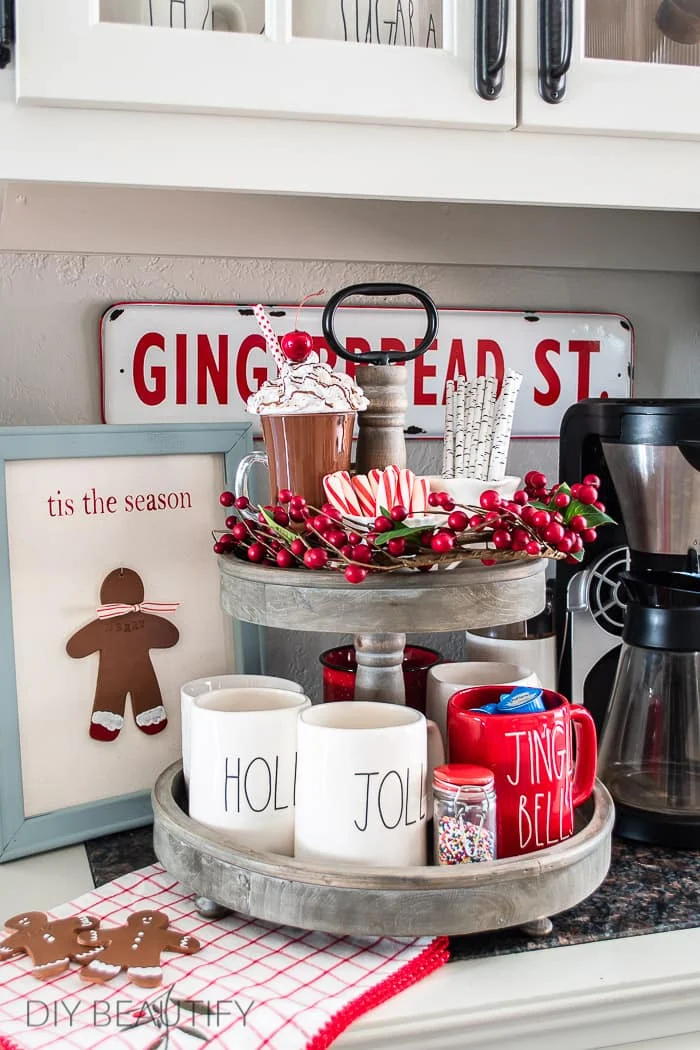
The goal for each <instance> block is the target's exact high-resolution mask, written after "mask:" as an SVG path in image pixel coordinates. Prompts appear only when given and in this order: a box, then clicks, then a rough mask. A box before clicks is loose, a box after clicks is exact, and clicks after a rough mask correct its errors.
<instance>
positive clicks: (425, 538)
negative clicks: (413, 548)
mask: <svg viewBox="0 0 700 1050" xmlns="http://www.w3.org/2000/svg"><path fill="white" fill-rule="evenodd" d="M432 542H433V530H432V529H426V531H425V532H421V534H420V545H421V547H430V546H431V545H432Z"/></svg>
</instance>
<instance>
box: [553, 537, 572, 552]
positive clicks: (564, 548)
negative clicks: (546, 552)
mask: <svg viewBox="0 0 700 1050" xmlns="http://www.w3.org/2000/svg"><path fill="white" fill-rule="evenodd" d="M573 546H574V537H573V536H563V537H562V538H561V539H560V540H559V543H557V550H558V551H561V553H562V554H569V553H570V552H571V551H572V550H573Z"/></svg>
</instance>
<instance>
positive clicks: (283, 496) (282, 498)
mask: <svg viewBox="0 0 700 1050" xmlns="http://www.w3.org/2000/svg"><path fill="white" fill-rule="evenodd" d="M293 495H294V493H293V492H292V490H291V489H280V490H279V492H278V493H277V499H278V501H279V502H280V503H291V502H292V497H293Z"/></svg>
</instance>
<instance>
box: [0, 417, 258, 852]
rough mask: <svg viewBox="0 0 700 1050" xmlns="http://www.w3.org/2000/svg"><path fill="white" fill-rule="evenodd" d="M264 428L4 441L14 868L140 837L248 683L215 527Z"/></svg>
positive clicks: (1, 803) (0, 512)
mask: <svg viewBox="0 0 700 1050" xmlns="http://www.w3.org/2000/svg"><path fill="white" fill-rule="evenodd" d="M250 430H251V428H250V425H249V424H240V423H233V424H219V423H212V424H208V425H204V426H182V425H165V426H153V427H149V428H148V429H144V428H143V427H133V426H126V427H109V426H94V427H93V426H81V427H42V428H25V427H22V428H7V429H0V465H1V470H0V558H2V562H3V568H4V571H3V573H2V577H1V579H2V583H1V584H0V586H1V588H2V589H1V591H0V646H1V650H0V651H1V652H2V663H1V666H2V675H3V677H2V698H1V703H0V861H7V860H12V859H14V858H16V857H21V856H24V855H26V854H29V853H35V852H39V851H41V850H46V849H51V848H53V847H56V846H61V845H65V844H67V843H71V842H82V841H84V840H85V839H88V838H90V837H93V836H95V835H101V834H105V833H107V832H111V831H117V830H120V829H123V828H128V827H136V826H138V825H140V824H145V823H148V822H149V821H150V819H151V807H150V791H151V787H152V785H153V783H154V781H155V779H156V777H157V775H158V773H159V772H160V771H161V770H162V769H163V768H164V767H165V766H167V765H168V764H169V763H170V762H173V761H175V759H177V757H178V756H179V753H180V686H181V685H182V684H183V683H184V682H186V681H189V680H191V679H193V678H198V677H202V676H205V675H209V674H220V673H224V672H226V671H230V670H231V669H232V668H233V658H234V627H233V623H232V621H231V620H230V619H229V618H228V617H227V616H226V615H225V614H224V613H223V612H222V610H221V607H220V604H219V573H218V567H217V562H216V558H215V557H214V555H213V554H212V550H211V530H212V529H220V528H221V524H222V523H221V506H220V504H219V498H218V497H219V494H220V492H221V491H222V489H223V488H225V487H226V485H227V482H228V481H229V480H230V479H232V477H233V474H234V473H235V468H236V466H237V464H238V462H239V461H240V459H241V457H242V456H243V455H245V454H246V453H247V452H248V451H249V449H250V446H251V434H250Z"/></svg>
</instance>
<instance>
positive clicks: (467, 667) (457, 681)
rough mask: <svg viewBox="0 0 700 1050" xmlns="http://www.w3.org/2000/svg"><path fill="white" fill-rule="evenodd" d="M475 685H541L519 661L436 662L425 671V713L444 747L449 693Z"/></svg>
mask: <svg viewBox="0 0 700 1050" xmlns="http://www.w3.org/2000/svg"><path fill="white" fill-rule="evenodd" d="M474 685H503V686H507V687H509V688H511V689H512V688H514V687H515V686H516V685H529V686H537V687H539V686H540V685H541V682H540V680H539V678H538V677H537V675H536V674H535V673H534V672H533V671H531V670H530V669H529V668H528V667H523V666H520V665H518V664H505V663H493V662H491V661H485V662H476V661H473V662H466V663H451V664H436V665H435V667H431V668H430V670H429V671H428V684H427V687H426V701H425V713H426V714H427V716H428V718H431V719H432V720H433V721H434V722H435V724H436V725H437V727H438V729H439V730H440V733H441V734H442V740H443V743H444V745H445V750H448V747H447V704H448V702H449V699H450V697H451V696H454V694H455V693H457V692H459V690H460V689H469V687H470V686H474Z"/></svg>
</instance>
